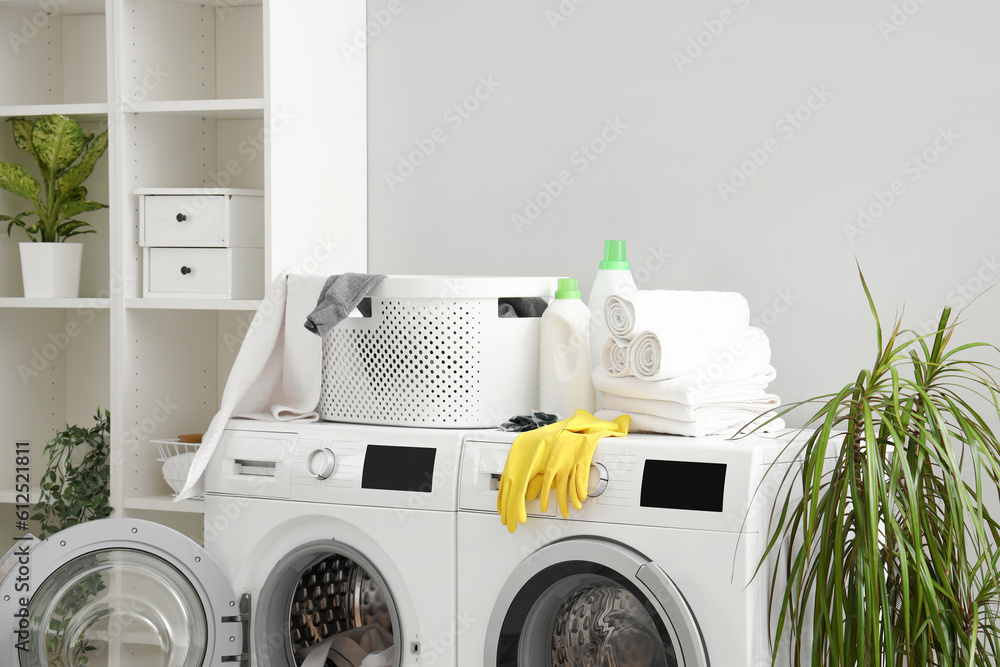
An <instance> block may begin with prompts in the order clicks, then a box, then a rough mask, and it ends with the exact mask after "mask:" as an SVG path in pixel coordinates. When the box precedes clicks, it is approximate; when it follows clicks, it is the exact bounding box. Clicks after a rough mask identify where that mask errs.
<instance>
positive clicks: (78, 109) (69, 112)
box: [0, 102, 108, 120]
mask: <svg viewBox="0 0 1000 667" xmlns="http://www.w3.org/2000/svg"><path fill="white" fill-rule="evenodd" d="M54 113H58V114H62V115H63V116H73V117H74V118H76V119H77V120H107V119H108V105H107V104H105V103H104V102H90V103H86V104H15V105H7V106H0V118H10V117H12V116H48V115H49V114H54Z"/></svg>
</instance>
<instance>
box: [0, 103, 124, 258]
mask: <svg viewBox="0 0 1000 667" xmlns="http://www.w3.org/2000/svg"><path fill="white" fill-rule="evenodd" d="M9 121H10V123H11V124H12V125H13V127H14V143H16V144H17V146H18V148H20V149H21V150H23V151H25V152H26V153H28V154H29V155H31V157H33V158H34V159H35V163H36V164H37V165H38V168H39V169H40V170H41V173H42V183H39V182H38V181H37V180H36V179H35V177H34V176H32V175H31V174H30V173H28V170H27V169H25V168H24V167H22V166H21V165H19V164H15V163H13V162H0V189H3V190H6V191H7V192H10V193H12V194H15V195H17V196H18V197H22V198H24V199H27V200H28V202H29V203H30V204H31V209H29V210H27V211H22V212H21V213H17V214H15V215H13V216H10V215H0V221H8V224H7V235H8V236H10V234H11V231H12V230H13V228H14V226H15V225H16V226H18V227H20V228H21V229H23V230H24V231H25V232H26V233H27V234H28V238H30V239H31V240H32V241H42V242H45V243H57V242H60V241H65V240H66V239H68V238H70V237H71V236H77V235H78V234H89V233H94V232H95V231H96V230H94V229H93V228H92V227H91V226H90V224H89V223H87V222H84V221H82V220H77V219H76V216H78V215H80V214H81V213H86V212H87V211H97V210H99V209H102V208H107V207H108V206H107V204H101V203H99V202H94V201H89V200H88V199H87V189H86V188H85V187H83V182H84V181H86V180H87V178H89V177H90V175H91V174H92V173H93V172H94V166H95V165H96V164H97V161H98V160H99V159H100V158H101V156H102V155H104V152H105V151H106V150H107V148H108V133H107V131H105V132H102V133H101V134H99V135H97V136H94V135H93V134H87V133H86V132H84V131H83V128H81V127H80V124H79V123H77V122H76V121H75V120H73V119H72V118H67V117H66V116H60V115H58V114H52V115H50V116H42V117H40V118H38V119H37V120H35V121H31V120H29V119H27V118H11V119H9Z"/></svg>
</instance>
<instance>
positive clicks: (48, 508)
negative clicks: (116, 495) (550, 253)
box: [31, 408, 111, 538]
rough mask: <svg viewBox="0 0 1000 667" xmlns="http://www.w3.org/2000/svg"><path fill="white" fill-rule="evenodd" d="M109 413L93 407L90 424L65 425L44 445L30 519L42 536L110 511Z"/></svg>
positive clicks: (97, 517) (101, 515)
mask: <svg viewBox="0 0 1000 667" xmlns="http://www.w3.org/2000/svg"><path fill="white" fill-rule="evenodd" d="M110 433H111V413H110V412H108V411H107V410H104V411H103V412H102V411H101V409H100V408H98V410H97V414H96V415H95V416H94V425H93V426H91V427H89V428H84V427H82V426H66V428H65V429H63V430H61V431H59V432H58V433H56V435H55V437H53V438H52V440H50V441H49V443H48V444H47V445H45V449H44V452H43V453H44V454H45V455H47V457H48V458H47V460H46V464H45V473H44V474H43V475H42V481H41V494H40V496H39V499H38V503H37V504H36V505H35V513H34V515H33V516H32V517H31V518H32V520H34V521H38V522H40V524H41V531H40V532H41V535H40V536H41V537H42V538H45V537H48V536H49V535H51V534H53V533H56V532H58V531H60V530H63V529H64V528H69V527H70V526H75V525H76V524H78V523H83V522H84V521H89V520H91V519H103V518H106V517H108V516H110V515H111V501H110V486H109V483H110V482H109V480H110V475H109V473H110V463H109V460H108V455H109V452H110V447H111V439H110Z"/></svg>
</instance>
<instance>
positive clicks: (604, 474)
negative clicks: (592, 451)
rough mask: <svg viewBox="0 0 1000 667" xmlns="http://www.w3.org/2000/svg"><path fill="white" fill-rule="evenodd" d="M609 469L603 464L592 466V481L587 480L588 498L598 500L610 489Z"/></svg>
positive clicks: (593, 464) (592, 464)
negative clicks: (597, 498)
mask: <svg viewBox="0 0 1000 667" xmlns="http://www.w3.org/2000/svg"><path fill="white" fill-rule="evenodd" d="M608 479H609V477H608V469H607V468H606V467H605V466H604V464H603V463H591V464H590V479H589V480H587V497H588V498H596V497H598V496H599V495H601V494H602V493H604V492H605V491H606V490H607V488H608Z"/></svg>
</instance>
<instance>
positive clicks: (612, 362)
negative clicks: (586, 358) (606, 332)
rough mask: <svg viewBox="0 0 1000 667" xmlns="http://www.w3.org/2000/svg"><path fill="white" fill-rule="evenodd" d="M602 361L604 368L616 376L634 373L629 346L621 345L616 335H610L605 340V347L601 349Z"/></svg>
mask: <svg viewBox="0 0 1000 667" xmlns="http://www.w3.org/2000/svg"><path fill="white" fill-rule="evenodd" d="M601 363H602V364H603V365H604V370H606V371H607V372H608V373H609V374H611V375H613V376H615V377H623V376H626V375H632V366H631V365H630V364H629V359H628V347H627V346H625V345H619V344H618V341H617V340H615V338H614V336H608V340H607V341H605V342H604V349H603V350H602V351H601Z"/></svg>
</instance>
